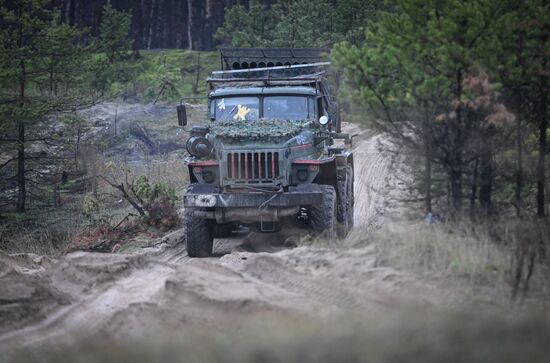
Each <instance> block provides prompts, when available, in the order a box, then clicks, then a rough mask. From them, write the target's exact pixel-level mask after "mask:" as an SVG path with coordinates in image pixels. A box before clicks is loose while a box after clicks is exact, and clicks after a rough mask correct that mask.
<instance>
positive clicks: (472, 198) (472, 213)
mask: <svg viewBox="0 0 550 363" xmlns="http://www.w3.org/2000/svg"><path fill="white" fill-rule="evenodd" d="M478 169H479V157H477V158H476V160H475V161H474V170H473V173H472V190H471V193H470V219H471V220H475V219H476V199H477V174H478Z"/></svg>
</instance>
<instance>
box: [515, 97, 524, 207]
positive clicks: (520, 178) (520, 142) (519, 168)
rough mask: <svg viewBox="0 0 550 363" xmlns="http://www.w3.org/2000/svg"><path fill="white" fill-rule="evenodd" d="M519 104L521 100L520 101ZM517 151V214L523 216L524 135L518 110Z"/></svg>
mask: <svg viewBox="0 0 550 363" xmlns="http://www.w3.org/2000/svg"><path fill="white" fill-rule="evenodd" d="M518 104H519V101H518ZM516 152H517V170H516V193H515V194H516V215H517V216H518V217H521V214H522V210H523V200H522V197H521V190H522V189H523V135H522V132H521V113H520V112H519V110H518V113H517V122H516Z"/></svg>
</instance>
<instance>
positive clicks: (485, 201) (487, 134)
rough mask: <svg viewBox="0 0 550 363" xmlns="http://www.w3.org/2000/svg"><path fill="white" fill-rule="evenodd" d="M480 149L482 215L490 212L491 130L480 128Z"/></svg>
mask: <svg viewBox="0 0 550 363" xmlns="http://www.w3.org/2000/svg"><path fill="white" fill-rule="evenodd" d="M481 133H482V139H481V150H480V164H481V165H480V169H481V172H480V182H481V185H480V188H479V206H480V209H481V213H482V215H483V216H484V217H488V216H489V215H490V214H491V195H492V190H493V149H492V145H491V138H492V137H491V133H492V131H491V130H481Z"/></svg>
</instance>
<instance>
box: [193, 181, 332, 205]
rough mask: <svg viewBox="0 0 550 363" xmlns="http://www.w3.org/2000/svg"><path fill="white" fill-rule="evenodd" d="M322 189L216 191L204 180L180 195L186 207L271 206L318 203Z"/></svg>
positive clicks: (305, 186)
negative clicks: (271, 191) (203, 182)
mask: <svg viewBox="0 0 550 363" xmlns="http://www.w3.org/2000/svg"><path fill="white" fill-rule="evenodd" d="M322 198H323V192H322V190H321V188H320V187H319V185H317V184H304V185H299V186H295V187H288V190H287V191H285V192H280V193H270V192H254V191H239V192H219V190H218V188H217V187H215V186H211V185H205V184H192V185H190V186H189V188H188V189H187V192H186V193H185V195H184V196H183V205H184V206H185V208H258V207H262V208H270V207H290V206H306V205H314V204H320V203H321V202H322Z"/></svg>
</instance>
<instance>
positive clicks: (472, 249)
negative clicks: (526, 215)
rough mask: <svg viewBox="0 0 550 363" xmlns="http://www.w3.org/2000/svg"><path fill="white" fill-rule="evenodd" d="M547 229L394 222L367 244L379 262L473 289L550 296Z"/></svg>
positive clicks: (516, 224)
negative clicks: (450, 280) (449, 280)
mask: <svg viewBox="0 0 550 363" xmlns="http://www.w3.org/2000/svg"><path fill="white" fill-rule="evenodd" d="M546 233H547V227H545V226H543V225H540V224H537V223H533V222H525V221H506V222H501V223H494V224H490V225H489V224H488V225H472V224H469V223H465V224H447V225H445V224H441V225H425V224H416V225H389V226H386V227H385V228H384V229H382V230H380V231H379V232H377V233H375V234H374V235H373V236H372V237H371V238H369V239H368V242H369V243H374V244H375V246H376V249H377V251H378V253H379V261H380V264H387V265H391V266H395V267H398V268H403V269H406V270H410V271H414V272H417V273H420V274H422V275H425V276H431V277H437V278H440V279H442V280H448V279H452V280H454V281H459V282H463V283H464V285H466V286H470V287H472V288H475V287H490V288H496V289H498V290H501V291H510V289H511V290H512V294H513V295H514V294H516V293H517V291H519V290H522V291H523V292H524V296H523V297H525V295H527V293H528V292H529V293H534V294H542V295H543V296H550V274H549V272H550V268H549V267H550V263H549V259H548V257H547V256H548V255H547V254H546V255H542V254H541V253H542V252H543V251H544V250H546V251H547V250H548V248H549V247H550V243H548V242H549V241H548V238H550V235H548V234H546ZM365 242H366V241H365V240H363V243H365ZM531 252H533V253H534V254H533V253H531ZM533 256H534V257H533ZM531 258H532V261H531ZM529 262H533V265H532V266H530V265H529ZM529 270H530V272H529ZM518 289H519V290H518ZM514 291H515V292H514Z"/></svg>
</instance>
